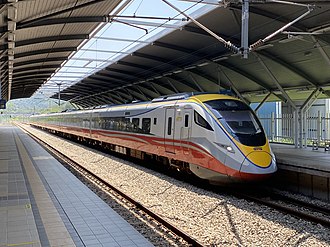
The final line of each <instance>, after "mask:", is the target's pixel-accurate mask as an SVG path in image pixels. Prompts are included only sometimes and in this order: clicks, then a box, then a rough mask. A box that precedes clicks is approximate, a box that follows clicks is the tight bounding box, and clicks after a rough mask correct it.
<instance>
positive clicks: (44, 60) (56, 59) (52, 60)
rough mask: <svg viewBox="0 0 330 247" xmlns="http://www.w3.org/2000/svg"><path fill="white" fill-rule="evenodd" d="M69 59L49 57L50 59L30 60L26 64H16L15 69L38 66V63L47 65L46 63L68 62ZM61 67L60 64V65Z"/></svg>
mask: <svg viewBox="0 0 330 247" xmlns="http://www.w3.org/2000/svg"><path fill="white" fill-rule="evenodd" d="M67 59H68V57H48V58H41V59H35V60H28V61H24V62H18V63H15V67H16V68H17V67H20V66H24V65H29V64H36V63H45V62H60V63H62V62H63V61H65V60H67ZM58 67H60V64H59V65H58Z"/></svg>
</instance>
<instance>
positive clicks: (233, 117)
mask: <svg viewBox="0 0 330 247" xmlns="http://www.w3.org/2000/svg"><path fill="white" fill-rule="evenodd" d="M204 104H205V105H206V106H207V107H208V108H209V109H210V110H211V111H212V112H213V114H214V115H215V116H216V117H217V118H218V120H219V121H220V122H221V123H222V125H223V126H224V127H225V128H226V129H227V131H228V132H229V133H230V134H231V135H232V136H233V137H235V139H237V140H238V141H240V142H241V143H242V144H245V145H248V146H261V145H264V144H265V142H266V138H265V135H264V132H263V129H262V126H261V124H260V122H259V120H258V118H257V117H256V115H255V114H254V112H253V111H252V110H251V109H250V107H249V106H247V105H246V104H245V103H243V102H241V101H238V100H231V99H225V100H210V101H206V102H204ZM258 139H259V140H258Z"/></svg>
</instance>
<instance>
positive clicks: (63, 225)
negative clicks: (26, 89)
mask: <svg viewBox="0 0 330 247" xmlns="http://www.w3.org/2000/svg"><path fill="white" fill-rule="evenodd" d="M0 246H1V247H2V246H31V247H32V246H33V247H36V246H42V247H46V246H66V247H68V246H107V247H111V246H123V247H131V246H132V247H133V246H134V247H136V246H143V247H145V246H153V245H152V244H151V243H150V242H148V241H147V240H146V239H145V238H144V237H143V236H142V235H141V234H140V233H139V232H137V231H136V230H135V229H134V228H133V227H132V226H131V225H129V224H128V223H127V222H126V221H125V220H123V219H122V218H121V217H120V216H119V215H118V214H117V213H116V212H115V211H113V210H112V209H111V208H110V207H109V206H108V205H107V204H106V203H104V202H103V201H102V200H101V199H100V198H99V197H98V196H97V195H95V194H94V193H93V192H92V191H91V190H90V189H88V188H87V187H86V186H85V185H84V184H83V183H81V182H80V181H79V180H78V179H77V178H76V177H75V176H73V175H72V174H71V173H70V172H69V171H68V170H66V169H65V168H64V167H63V166H62V165H61V164H60V163H59V162H58V161H56V160H55V159H54V158H53V157H52V156H50V155H49V154H48V153H47V152H46V151H45V150H44V149H42V148H41V147H40V146H39V145H38V144H37V143H36V142H34V141H33V140H32V139H31V138H30V137H29V136H28V135H27V134H25V133H24V132H23V131H22V130H20V129H18V128H16V127H0Z"/></svg>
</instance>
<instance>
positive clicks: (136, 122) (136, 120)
mask: <svg viewBox="0 0 330 247" xmlns="http://www.w3.org/2000/svg"><path fill="white" fill-rule="evenodd" d="M132 124H133V128H134V132H137V131H138V129H139V125H140V119H139V118H133V119H132Z"/></svg>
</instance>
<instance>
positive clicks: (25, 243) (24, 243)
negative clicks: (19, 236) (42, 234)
mask: <svg viewBox="0 0 330 247" xmlns="http://www.w3.org/2000/svg"><path fill="white" fill-rule="evenodd" d="M36 243H39V241H34V242H23V243H18V244H7V246H20V245H27V244H36Z"/></svg>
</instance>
